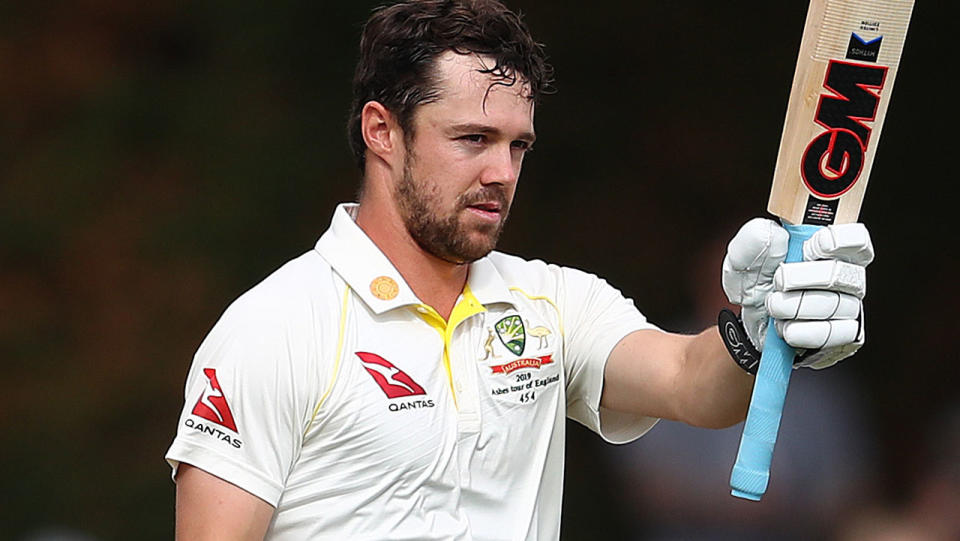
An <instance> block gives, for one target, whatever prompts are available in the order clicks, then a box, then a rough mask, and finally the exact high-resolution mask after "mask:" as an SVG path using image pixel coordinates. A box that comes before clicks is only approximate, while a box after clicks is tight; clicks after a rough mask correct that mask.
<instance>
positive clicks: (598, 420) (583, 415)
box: [559, 268, 658, 443]
mask: <svg viewBox="0 0 960 541" xmlns="http://www.w3.org/2000/svg"><path fill="white" fill-rule="evenodd" d="M561 276H562V281H561V294H560V295H559V298H560V299H561V301H560V302H561V306H560V313H561V317H562V321H563V325H564V370H565V371H566V382H567V387H566V393H567V416H568V417H570V418H571V419H574V420H576V421H577V422H579V423H581V424H583V425H584V426H586V427H587V428H589V429H590V430H593V431H594V432H596V433H597V434H599V435H600V436H601V437H602V438H603V439H605V440H606V441H608V442H611V443H626V442H629V441H633V440H635V439H637V438H639V437H640V436H642V435H643V434H645V433H646V432H647V431H648V430H650V429H651V428H652V427H653V425H654V424H656V422H657V421H658V419H656V418H653V417H646V416H642V415H633V414H629V413H621V412H615V411H611V410H608V409H606V408H602V407H600V396H601V394H602V393H603V372H604V368H605V367H606V364H607V358H608V357H609V355H610V352H611V351H612V350H613V348H614V346H616V345H617V343H618V342H620V340H622V339H623V338H624V337H625V336H627V335H628V334H630V333H631V332H633V331H638V330H642V329H658V327H657V326H656V325H653V324H652V323H650V322H648V321H647V318H646V317H644V315H643V314H642V313H640V311H639V310H637V307H636V306H635V305H634V304H633V301H632V300H630V299H628V298H626V297H624V296H623V295H622V294H621V293H620V291H618V290H617V289H616V288H614V287H612V286H611V285H610V284H608V283H607V282H606V281H604V280H602V279H600V278H598V277H597V276H595V275H593V274H589V273H586V272H583V271H579V270H576V269H571V268H562V269H561Z"/></svg>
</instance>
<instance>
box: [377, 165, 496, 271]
mask: <svg viewBox="0 0 960 541" xmlns="http://www.w3.org/2000/svg"><path fill="white" fill-rule="evenodd" d="M411 161H412V159H411V156H409V155H408V156H407V159H406V160H405V162H404V166H403V178H401V180H400V182H399V183H398V184H397V188H396V193H395V196H396V198H397V206H398V208H399V210H400V216H401V218H402V219H403V223H404V226H406V228H407V231H408V232H409V233H410V236H411V237H412V238H413V240H414V241H415V242H416V243H417V245H418V246H420V248H421V249H423V250H424V251H426V252H427V253H429V254H431V255H433V256H435V257H438V258H440V259H442V260H444V261H447V262H450V263H456V264H458V265H459V264H464V263H472V262H474V261H476V260H478V259H480V258H481V257H484V256H486V255H487V254H489V253H490V252H491V251H492V250H493V249H494V247H496V245H497V240H498V239H499V238H500V232H501V231H503V225H504V224H505V223H506V221H507V214H508V212H509V209H510V204H509V202H508V201H507V195H506V193H505V191H504V188H503V186H501V185H499V184H491V185H487V186H483V187H482V188H480V189H477V190H475V191H473V192H467V193H463V194H460V196H459V197H457V200H456V203H455V204H454V208H453V210H452V211H451V212H450V213H449V214H447V215H443V213H442V209H441V203H440V197H439V195H438V193H437V190H436V188H435V187H434V188H433V189H431V187H429V186H427V185H426V183H425V182H422V181H420V180H418V179H416V178H414V176H413V171H412V167H411ZM491 200H492V201H497V202H498V203H499V204H500V212H501V213H502V217H501V218H500V221H499V222H497V223H495V224H493V223H482V224H472V225H468V224H465V223H463V222H462V221H461V216H462V214H463V211H464V210H465V209H467V208H468V207H469V206H470V205H473V204H476V203H480V202H485V201H491ZM476 233H479V234H480V235H476ZM478 237H479V238H478Z"/></svg>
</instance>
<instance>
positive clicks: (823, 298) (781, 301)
mask: <svg viewBox="0 0 960 541" xmlns="http://www.w3.org/2000/svg"><path fill="white" fill-rule="evenodd" d="M766 305H767V311H768V312H769V313H770V315H771V316H773V318H774V319H831V320H834V319H857V317H859V316H860V305H861V303H860V299H858V298H856V297H854V296H853V295H848V294H846V293H837V292H835V291H820V290H816V289H814V290H805V291H788V292H775V293H771V294H770V295H769V296H767V300H766Z"/></svg>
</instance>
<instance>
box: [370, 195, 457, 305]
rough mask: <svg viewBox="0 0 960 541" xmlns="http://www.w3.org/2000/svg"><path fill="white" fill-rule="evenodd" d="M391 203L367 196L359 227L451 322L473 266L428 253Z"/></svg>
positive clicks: (416, 291)
mask: <svg viewBox="0 0 960 541" xmlns="http://www.w3.org/2000/svg"><path fill="white" fill-rule="evenodd" d="M368 188H370V186H368ZM389 201H391V199H389V198H385V197H367V194H366V193H365V194H364V197H363V198H362V199H361V201H360V208H359V209H358V210H357V220H356V223H357V225H358V226H359V227H360V229H362V230H363V232H364V233H366V234H367V236H368V237H370V240H372V241H373V243H374V244H376V245H377V247H378V248H380V251H382V252H383V253H384V255H386V256H387V259H389V260H390V262H391V263H393V266H394V267H396V269H397V270H398V271H399V272H400V275H401V276H403V279H404V281H405V282H406V283H407V285H409V286H410V289H412V290H413V292H414V294H415V295H416V296H417V298H419V299H420V300H421V301H423V302H424V303H425V304H427V305H429V306H431V307H433V309H434V310H436V311H437V313H439V314H440V315H441V316H443V318H444V319H449V318H450V313H451V312H452V311H453V307H454V306H455V305H456V303H457V298H458V297H459V296H460V293H461V292H463V286H464V285H465V284H466V283H467V275H468V272H469V269H470V266H469V265H468V264H456V263H450V262H449V261H444V260H443V259H440V258H438V257H436V256H434V255H432V254H430V253H428V252H426V251H424V250H423V248H421V247H420V245H418V244H417V242H416V241H415V240H413V237H411V236H410V233H409V232H408V231H407V228H406V227H405V226H404V225H403V219H402V218H401V217H400V214H399V211H398V210H397V208H396V205H392V204H388V203H385V202H389Z"/></svg>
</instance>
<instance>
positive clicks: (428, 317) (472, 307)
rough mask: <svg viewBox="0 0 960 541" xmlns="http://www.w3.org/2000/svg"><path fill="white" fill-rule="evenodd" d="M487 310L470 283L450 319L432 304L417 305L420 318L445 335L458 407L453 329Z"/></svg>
mask: <svg viewBox="0 0 960 541" xmlns="http://www.w3.org/2000/svg"><path fill="white" fill-rule="evenodd" d="M486 310H487V308H486V307H485V306H484V305H483V304H481V303H480V301H478V300H477V298H476V297H475V296H474V294H473V292H472V291H470V286H469V285H464V286H463V294H462V295H461V296H460V300H458V301H457V305H456V306H454V307H453V311H452V312H450V321H445V320H444V319H443V317H442V316H441V315H440V314H439V313H437V311H436V310H434V308H433V307H432V306H427V305H426V304H422V303H421V304H420V305H419V306H418V307H417V312H418V313H419V315H420V318H421V319H423V320H424V321H426V322H427V324H428V325H430V326H431V327H433V328H434V329H436V331H437V332H438V333H440V336H442V337H443V367H444V369H445V370H446V371H447V381H448V382H449V384H450V393H451V394H452V395H453V404H454V406H455V407H457V409H459V406H458V405H457V392H456V388H455V387H454V385H453V369H452V368H451V366H450V349H451V343H452V341H453V331H454V330H456V328H457V325H459V324H460V323H462V322H464V321H466V320H467V319H468V318H470V317H471V316H473V315H476V314H479V313H480V312H485V311H486Z"/></svg>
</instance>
